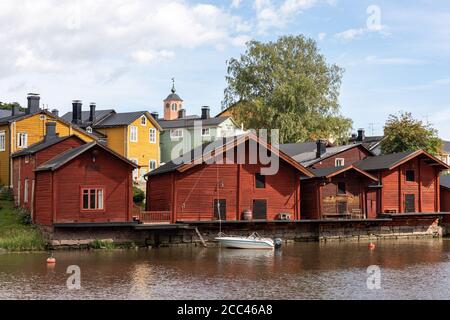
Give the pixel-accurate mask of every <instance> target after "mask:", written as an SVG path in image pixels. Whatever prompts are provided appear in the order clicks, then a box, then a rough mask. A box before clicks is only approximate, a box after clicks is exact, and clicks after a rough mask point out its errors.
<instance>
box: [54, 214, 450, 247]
mask: <svg viewBox="0 0 450 320" xmlns="http://www.w3.org/2000/svg"><path fill="white" fill-rule="evenodd" d="M439 221H440V219H439V218H438V217H435V216H425V217H399V218H393V219H379V220H347V221H345V220H341V221H302V222H296V223H293V222H270V223H264V222H246V223H242V222H226V223H223V224H222V226H221V227H219V224H218V223H190V224H189V225H185V226H183V227H182V228H179V229H170V228H167V227H161V228H155V227H152V228H148V229H147V228H145V227H142V226H140V227H137V228H135V227H111V228H108V227H102V228H100V227H91V228H60V229H56V230H54V231H53V232H52V233H50V235H49V236H50V243H51V245H52V246H53V247H54V248H71V247H81V248H82V247H87V246H88V245H89V244H90V243H91V242H92V241H94V240H102V241H107V242H114V243H116V244H122V245H130V244H133V245H136V246H147V247H149V246H151V247H158V246H175V245H202V241H201V239H200V237H199V235H198V233H197V231H196V228H197V230H198V231H199V233H200V234H201V236H202V238H203V240H204V241H206V242H207V243H208V245H210V246H213V245H214V238H215V237H216V236H217V235H218V233H219V232H220V231H222V232H224V233H225V234H227V235H240V236H246V235H250V234H251V233H253V232H257V233H258V234H259V235H261V236H262V237H269V238H281V239H282V240H284V241H286V242H301V241H369V240H370V241H376V240H382V239H401V238H429V237H442V236H443V235H444V233H445V232H446V228H445V227H443V226H442V225H440V223H439ZM447 230H450V228H449V229H447Z"/></svg>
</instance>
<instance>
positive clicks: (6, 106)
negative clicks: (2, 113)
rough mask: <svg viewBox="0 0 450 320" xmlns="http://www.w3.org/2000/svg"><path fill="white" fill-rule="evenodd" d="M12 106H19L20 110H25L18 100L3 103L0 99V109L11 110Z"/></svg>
mask: <svg viewBox="0 0 450 320" xmlns="http://www.w3.org/2000/svg"><path fill="white" fill-rule="evenodd" d="M13 107H19V110H20V111H25V110H24V109H23V108H22V107H21V106H20V104H19V103H18V102H12V103H5V102H1V101H0V110H12V108H13Z"/></svg>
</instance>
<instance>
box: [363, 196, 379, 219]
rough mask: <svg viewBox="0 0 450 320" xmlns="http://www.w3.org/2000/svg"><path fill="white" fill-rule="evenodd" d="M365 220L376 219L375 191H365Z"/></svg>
mask: <svg viewBox="0 0 450 320" xmlns="http://www.w3.org/2000/svg"><path fill="white" fill-rule="evenodd" d="M366 202H367V204H366V208H367V215H366V216H367V219H375V218H376V217H377V191H376V190H373V189H369V190H368V191H367V201H366Z"/></svg>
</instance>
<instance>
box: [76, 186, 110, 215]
mask: <svg viewBox="0 0 450 320" xmlns="http://www.w3.org/2000/svg"><path fill="white" fill-rule="evenodd" d="M104 194H105V191H104V189H103V188H82V189H81V207H82V209H83V210H85V211H101V210H103V209H104V208H105V204H104Z"/></svg>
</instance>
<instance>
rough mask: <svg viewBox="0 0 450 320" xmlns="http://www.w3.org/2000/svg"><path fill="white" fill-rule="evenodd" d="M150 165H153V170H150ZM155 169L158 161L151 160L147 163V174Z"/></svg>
mask: <svg viewBox="0 0 450 320" xmlns="http://www.w3.org/2000/svg"><path fill="white" fill-rule="evenodd" d="M152 163H154V164H155V167H154V168H153V169H152ZM157 167H158V161H156V160H154V159H151V160H150V161H149V162H148V172H151V171H153V170H155V169H157Z"/></svg>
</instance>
